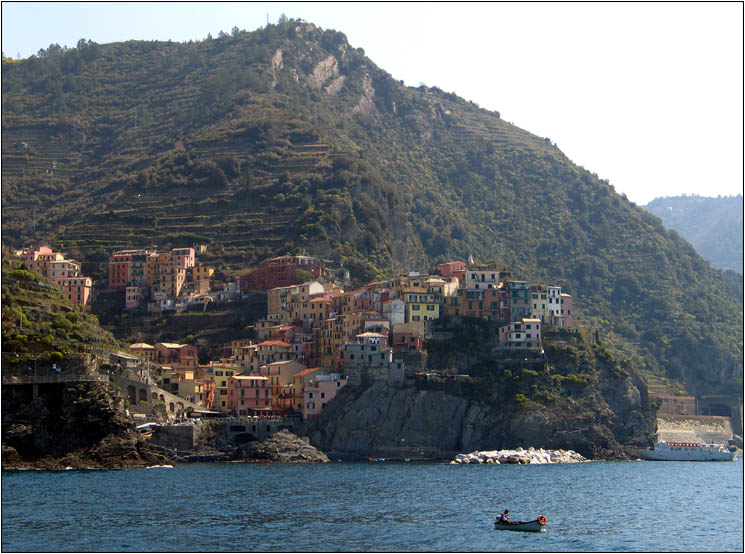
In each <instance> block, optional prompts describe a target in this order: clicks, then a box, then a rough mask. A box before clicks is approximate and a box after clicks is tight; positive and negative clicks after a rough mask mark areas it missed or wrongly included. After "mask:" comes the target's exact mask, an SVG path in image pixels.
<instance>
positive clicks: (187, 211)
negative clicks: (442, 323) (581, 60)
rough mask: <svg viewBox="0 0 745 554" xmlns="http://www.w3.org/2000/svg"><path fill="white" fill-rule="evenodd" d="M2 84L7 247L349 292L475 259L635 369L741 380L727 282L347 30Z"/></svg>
mask: <svg viewBox="0 0 745 554" xmlns="http://www.w3.org/2000/svg"><path fill="white" fill-rule="evenodd" d="M50 49H51V47H50ZM3 70H4V76H5V77H6V78H5V79H3V97H4V100H5V99H8V101H6V102H4V103H3V114H2V124H3V141H4V144H3V160H2V161H3V234H4V240H9V241H10V242H14V241H17V242H27V241H30V240H32V239H37V240H38V239H39V238H48V239H51V240H57V241H61V242H63V244H64V245H65V247H66V248H68V249H71V250H72V251H73V252H74V255H77V254H76V253H75V251H77V252H79V253H80V255H81V256H82V257H83V258H86V257H95V256H98V257H102V256H103V255H104V254H105V253H106V252H109V253H110V251H111V250H113V249H116V248H123V247H132V246H136V245H143V244H151V243H155V242H158V243H159V244H160V245H161V246H163V245H164V243H165V244H173V245H178V244H183V243H184V242H189V243H208V244H209V245H210V252H211V258H210V257H207V258H205V261H207V262H210V261H219V262H221V263H224V264H227V265H229V266H231V267H233V268H240V267H242V266H245V265H253V264H255V263H257V262H258V261H259V260H260V259H262V258H263V257H266V256H269V255H274V254H282V253H288V252H296V251H299V250H303V249H304V250H309V251H311V252H313V253H318V254H321V255H324V256H331V257H334V258H335V259H337V260H339V261H343V262H344V263H345V264H347V266H348V267H349V268H350V269H351V270H352V271H353V276H354V277H356V278H357V279H358V280H360V281H363V280H366V279H369V278H372V277H374V276H376V275H380V274H383V273H393V272H396V271H401V270H408V269H413V268H415V267H419V268H429V267H431V266H432V265H434V264H436V263H438V262H441V261H447V260H448V259H457V258H461V259H462V258H465V257H466V256H467V255H468V254H470V253H472V254H473V255H474V257H476V258H477V259H478V260H482V261H486V260H496V261H497V263H498V264H499V265H500V266H502V267H509V268H511V269H512V270H513V273H514V274H515V275H519V276H521V278H526V279H528V280H530V281H533V282H547V281H550V282H553V283H557V284H559V285H561V286H562V287H563V288H564V290H566V291H567V292H569V293H571V294H572V295H574V296H575V297H576V298H578V301H579V302H578V306H579V313H580V314H581V315H582V316H583V317H584V321H583V323H584V324H587V325H591V326H595V327H597V328H599V329H600V330H601V331H602V332H603V334H604V336H605V338H606V341H608V342H609V344H610V345H611V346H610V347H611V348H613V349H615V352H616V353H622V354H623V356H625V357H628V358H629V359H630V360H632V362H633V363H634V365H635V366H636V367H638V368H639V369H640V370H642V371H643V372H646V373H647V374H654V373H656V374H665V375H667V376H668V377H670V378H673V379H680V380H682V381H685V382H687V386H688V388H689V390H691V391H695V392H700V393H704V392H712V391H717V390H730V389H731V387H732V386H733V385H734V386H738V383H739V384H740V386H741V383H742V343H741V341H740V337H741V335H742V321H741V320H742V317H741V314H742V296H741V294H740V295H739V297H738V294H737V290H736V287H734V288H733V287H732V286H731V283H728V282H727V281H726V279H725V277H724V276H723V274H722V272H718V271H716V270H714V269H712V268H711V266H710V265H709V264H708V263H707V262H705V261H704V260H703V259H702V258H701V257H700V256H699V255H698V254H697V253H696V252H695V251H694V250H693V248H692V247H691V246H690V245H689V244H688V243H687V242H685V241H684V240H683V239H682V238H680V236H678V235H677V233H671V232H669V231H667V230H665V228H664V226H663V225H662V222H661V221H660V220H659V219H658V218H657V217H655V216H652V215H650V214H648V213H646V212H644V211H643V210H642V209H641V208H638V207H637V206H635V205H634V204H632V203H631V202H629V201H628V200H627V199H626V198H625V197H622V196H619V195H618V194H616V193H615V191H614V190H613V188H612V186H610V185H609V184H608V182H607V181H602V180H600V179H598V178H597V176H596V175H594V174H592V173H590V172H589V171H587V170H585V169H583V168H581V167H578V166H576V165H575V164H573V163H572V162H571V161H570V160H568V158H567V157H566V156H565V155H564V154H563V153H562V152H561V151H560V150H559V149H558V148H556V146H555V145H553V144H552V143H551V142H550V141H549V140H548V139H545V138H541V137H538V136H535V135H532V134H531V133H529V132H527V131H523V130H521V129H519V128H517V127H515V126H514V125H511V124H509V123H507V122H504V121H503V120H502V119H501V118H500V117H499V114H498V113H496V112H489V111H487V110H483V109H481V108H478V107H477V106H476V105H475V104H473V103H471V102H468V101H466V100H463V99H461V98H459V97H458V96H457V95H455V94H452V93H446V92H443V91H441V90H440V89H438V88H436V87H424V86H421V87H418V88H413V87H404V86H403V85H402V84H401V83H400V82H398V81H396V80H394V79H393V78H392V77H391V76H390V75H388V74H387V73H386V72H385V71H384V70H382V69H380V68H378V67H377V66H375V64H374V63H373V62H372V61H370V60H369V59H368V58H366V57H365V55H364V51H363V50H362V49H359V48H353V47H351V46H350V45H349V44H348V42H347V40H346V37H345V36H344V35H343V33H339V32H336V31H330V30H326V31H322V30H320V29H319V28H317V27H315V26H314V25H312V24H309V23H305V22H299V21H287V22H284V23H280V24H278V25H269V26H267V27H266V28H264V29H261V30H258V31H255V32H252V33H241V32H238V33H236V34H235V36H228V35H226V36H223V37H220V38H217V39H213V40H207V41H203V42H197V43H188V44H177V43H147V42H137V41H128V42H126V43H115V44H112V45H95V44H92V43H83V44H82V47H81V45H79V48H77V49H75V50H72V51H69V52H57V51H54V52H51V53H50V52H49V51H47V52H46V53H45V54H44V56H42V57H41V58H37V59H32V60H27V61H24V62H21V63H14V64H12V66H10V65H8V64H5V63H4V64H3ZM104 76H105V77H106V79H104ZM55 77H57V78H55ZM39 122H43V125H44V127H40V126H39ZM28 137H31V138H28ZM24 139H26V140H24ZM31 139H33V140H31ZM24 142H25V143H26V144H27V146H26V147H23V146H15V145H16V144H19V143H24ZM6 145H7V146H6ZM8 162H10V163H8ZM46 171H53V172H55V173H54V175H50V174H48V173H46ZM24 198H26V199H27V200H25V201H24V200H23V199H24ZM34 209H35V210H36V211H37V216H38V214H39V213H41V212H42V210H43V214H44V218H42V217H40V216H39V217H38V218H37V217H36V216H33V215H32V213H31V212H32V211H33V210H34ZM35 227H36V234H35V235H34V232H33V230H34V228H35ZM6 237H7V238H6ZM738 333H739V334H738Z"/></svg>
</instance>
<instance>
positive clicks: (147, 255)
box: [109, 247, 237, 312]
mask: <svg viewBox="0 0 745 554" xmlns="http://www.w3.org/2000/svg"><path fill="white" fill-rule="evenodd" d="M214 273H215V269H214V268H213V267H210V266H208V265H205V264H203V263H200V262H198V261H197V256H196V250H195V249H194V248H192V247H187V248H173V249H172V250H170V251H167V252H159V251H158V250H155V249H136V250H118V251H116V252H114V253H113V254H112V255H111V258H110V259H109V287H110V288H118V289H124V290H125V299H124V308H125V309H127V310H137V309H142V308H147V311H149V312H160V311H163V310H177V311H182V310H183V309H185V308H186V307H187V306H188V305H190V304H206V303H208V302H212V301H213V300H214V295H212V294H210V289H211V287H210V280H211V278H212V276H213V274H214ZM231 285H232V288H231ZM223 294H225V295H231V294H232V295H235V294H237V289H236V284H235V283H232V284H231V283H228V284H227V286H226V287H225V290H224V291H221V296H222V295H223Z"/></svg>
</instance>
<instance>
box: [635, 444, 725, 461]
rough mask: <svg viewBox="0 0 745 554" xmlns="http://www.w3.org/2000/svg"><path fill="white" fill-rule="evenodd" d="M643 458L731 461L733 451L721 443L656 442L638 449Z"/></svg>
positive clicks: (655, 459)
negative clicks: (648, 447)
mask: <svg viewBox="0 0 745 554" xmlns="http://www.w3.org/2000/svg"><path fill="white" fill-rule="evenodd" d="M638 454H639V457H640V458H642V459H643V460H654V461H678V462H731V461H732V460H734V459H735V453H734V452H732V451H731V450H730V449H729V448H727V447H726V446H725V445H723V444H703V443H700V442H668V441H659V442H656V443H655V445H654V448H650V449H648V450H639V451H638Z"/></svg>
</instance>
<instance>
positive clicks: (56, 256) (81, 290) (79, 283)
mask: <svg viewBox="0 0 745 554" xmlns="http://www.w3.org/2000/svg"><path fill="white" fill-rule="evenodd" d="M18 253H19V254H20V256H21V257H22V258H23V263H24V264H25V265H26V267H27V268H28V269H30V270H31V271H35V272H37V273H41V274H42V275H44V276H45V277H46V278H47V279H50V280H52V281H54V282H56V283H57V285H58V286H59V288H60V289H62V293H63V294H64V295H65V297H66V298H67V299H68V300H69V301H70V302H72V303H73V304H79V305H81V306H82V307H83V309H84V310H86V311H89V310H90V296H91V288H92V287H93V281H92V279H91V278H90V277H86V276H84V275H81V274H80V262H76V261H75V260H68V259H65V255H64V254H63V253H62V252H55V251H54V250H52V249H51V248H50V247H49V246H39V247H38V248H34V247H29V248H25V249H24V250H22V251H20V252H18Z"/></svg>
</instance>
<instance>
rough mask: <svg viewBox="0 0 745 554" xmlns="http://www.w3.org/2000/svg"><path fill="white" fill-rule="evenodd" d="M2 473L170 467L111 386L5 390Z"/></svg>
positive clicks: (117, 392) (80, 385)
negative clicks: (135, 425) (135, 424)
mask: <svg viewBox="0 0 745 554" xmlns="http://www.w3.org/2000/svg"><path fill="white" fill-rule="evenodd" d="M2 409H3V418H2V466H3V469H64V468H68V467H72V468H76V469H81V468H94V469H121V468H130V467H148V466H153V465H163V464H168V463H170V458H169V457H168V456H165V455H163V454H162V453H160V452H157V451H155V450H154V449H153V448H152V447H151V446H150V445H149V444H148V443H147V442H146V441H144V440H142V439H141V438H140V437H139V436H138V435H137V433H136V432H135V431H134V430H133V429H132V422H131V420H130V419H129V418H128V417H127V415H126V414H125V413H124V410H123V408H122V399H121V395H120V393H119V391H118V389H116V388H115V387H114V386H113V385H111V384H109V383H99V382H87V383H78V384H53V385H45V386H40V387H39V391H38V395H37V396H36V397H33V395H32V391H31V387H30V386H29V387H3V397H2Z"/></svg>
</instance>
